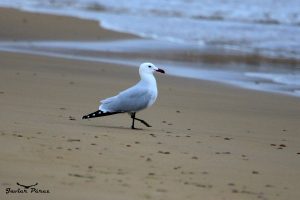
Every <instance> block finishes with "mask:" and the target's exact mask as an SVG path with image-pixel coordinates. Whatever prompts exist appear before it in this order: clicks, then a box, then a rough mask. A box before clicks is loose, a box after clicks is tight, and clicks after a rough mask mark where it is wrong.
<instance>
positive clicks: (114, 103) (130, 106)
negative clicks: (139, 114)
mask: <svg viewBox="0 0 300 200" xmlns="http://www.w3.org/2000/svg"><path fill="white" fill-rule="evenodd" d="M151 98H152V93H151V91H150V90H149V89H147V87H142V85H141V84H137V85H135V86H133V87H131V88H128V89H127V90H124V91H122V92H120V93H119V94H118V95H116V96H113V97H110V98H107V99H104V100H102V101H101V103H102V104H101V105H100V107H99V109H100V110H102V111H104V112H136V111H139V110H142V109H144V108H147V106H148V105H149V101H150V100H151Z"/></svg>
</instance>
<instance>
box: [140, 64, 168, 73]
mask: <svg viewBox="0 0 300 200" xmlns="http://www.w3.org/2000/svg"><path fill="white" fill-rule="evenodd" d="M155 71H156V72H160V73H165V71H164V70H163V69H159V68H158V67H156V66H155V65H154V64H152V63H142V64H141V65H140V69H139V72H140V74H153V73H154V72H155Z"/></svg>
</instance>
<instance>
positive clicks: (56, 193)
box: [0, 8, 300, 200]
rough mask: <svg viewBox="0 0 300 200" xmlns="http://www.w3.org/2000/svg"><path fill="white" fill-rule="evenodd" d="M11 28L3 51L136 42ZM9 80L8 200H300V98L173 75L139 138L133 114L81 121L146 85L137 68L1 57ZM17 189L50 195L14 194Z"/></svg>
mask: <svg viewBox="0 0 300 200" xmlns="http://www.w3.org/2000/svg"><path fill="white" fill-rule="evenodd" d="M45 25H47V26H46V27H45ZM0 27H1V29H0V40H44V39H45V40H49V39H51V40H114V39H126V38H131V37H135V36H132V35H129V34H123V33H117V32H112V31H108V30H104V29H102V28H100V27H98V23H97V22H94V21H86V20H81V19H76V18H72V17H61V16H53V15H44V14H33V13H26V12H21V11H17V10H13V9H3V8H1V9H0ZM70 29H72V30H73V31H66V30H70ZM150 61H151V60H150ZM161 67H162V68H163V66H161ZM0 72H1V73H0V105H1V112H0V180H1V182H0V184H1V192H0V199H72V200H76V199H78V200H81V199H86V200H90V199H91V200H92V199H109V200H114V199H115V200H119V199H130V200H140V199H161V200H167V199H170V200H176V199H178V200H183V199H195V200H196V199H205V200H219V199H220V200H234V199H236V200H241V199H243V200H244V199H246V200H247V199H249V200H250V199H269V200H271V199H272V200H277V199H278V200H283V199H291V200H296V199H299V198H300V191H299V183H300V172H299V168H300V146H299V142H300V136H299V133H300V123H299V121H300V99H299V98H296V97H291V96H284V95H278V94H271V93H263V92H257V91H251V90H244V89H240V88H235V87H230V86H226V85H221V84H217V83H213V82H207V81H199V80H192V79H184V78H178V77H172V76H169V75H168V72H167V74H165V75H161V74H157V75H156V77H157V82H158V87H159V97H158V99H157V102H156V104H155V105H154V106H153V107H151V108H150V109H148V110H145V111H142V112H141V113H138V116H139V117H140V118H142V119H144V120H146V121H147V122H149V123H150V124H151V125H152V127H151V128H146V127H144V126H143V125H142V124H137V126H138V127H139V128H140V129H139V130H131V129H130V125H131V120H130V117H129V116H128V115H127V114H122V115H115V116H110V117H105V118H97V119H93V120H90V121H83V120H81V117H82V115H84V114H87V113H89V112H93V111H95V110H97V108H98V101H99V100H100V99H103V98H106V97H109V96H112V95H115V94H116V93H117V92H119V91H120V90H123V89H125V88H127V87H129V86H131V85H133V84H135V83H136V82H137V81H138V79H139V77H138V71H137V68H131V67H127V66H119V65H114V64H107V63H100V62H88V61H78V60H68V59H62V58H53V57H46V56H36V55H29V54H21V53H11V52H0ZM17 182H18V183H19V184H23V185H33V184H35V183H38V184H37V185H36V186H33V187H35V188H37V189H40V190H44V192H46V193H41V192H40V193H35V192H33V193H31V192H30V190H28V193H26V194H25V193H17V194H16V193H8V194H7V193H6V190H7V188H11V189H13V190H16V189H18V188H20V189H24V188H22V186H18V185H17V184H16V183H17ZM47 190H48V192H49V193H47Z"/></svg>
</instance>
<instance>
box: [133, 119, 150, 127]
mask: <svg viewBox="0 0 300 200" xmlns="http://www.w3.org/2000/svg"><path fill="white" fill-rule="evenodd" d="M134 119H136V120H138V121H140V122H142V123H143V124H144V125H145V126H147V127H151V125H150V124H148V123H147V122H146V121H145V120H142V119H139V118H134Z"/></svg>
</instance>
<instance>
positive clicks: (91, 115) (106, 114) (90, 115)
mask: <svg viewBox="0 0 300 200" xmlns="http://www.w3.org/2000/svg"><path fill="white" fill-rule="evenodd" d="M118 113H121V112H104V111H102V110H97V111H96V112H93V113H90V114H88V115H84V116H83V117H82V119H90V118H95V117H104V116H108V115H114V114H118Z"/></svg>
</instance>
